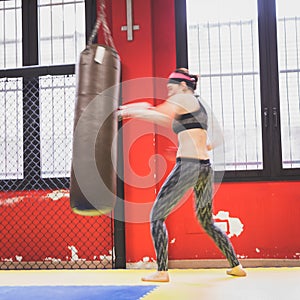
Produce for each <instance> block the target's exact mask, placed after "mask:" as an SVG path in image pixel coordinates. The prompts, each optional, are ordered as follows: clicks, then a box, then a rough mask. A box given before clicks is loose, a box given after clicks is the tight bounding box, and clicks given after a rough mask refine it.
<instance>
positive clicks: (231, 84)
mask: <svg viewBox="0 0 300 300" xmlns="http://www.w3.org/2000/svg"><path fill="white" fill-rule="evenodd" d="M253 28H254V24H253V21H252V20H250V21H240V22H223V23H220V22H218V23H205V24H198V25H192V26H190V27H189V36H190V39H189V43H190V45H189V49H190V53H189V55H190V69H193V68H194V69H196V70H198V72H199V71H200V72H199V73H200V74H201V75H200V81H201V84H200V89H201V96H202V97H203V98H204V99H205V100H209V105H210V107H211V109H212V111H213V113H214V114H215V115H216V116H217V117H218V118H219V121H220V123H221V125H222V127H223V128H224V129H225V134H226V130H227V128H228V127H230V129H232V131H231V132H230V136H229V137H228V138H229V139H227V138H226V140H227V141H228V140H230V142H227V144H226V145H225V148H224V156H225V163H224V166H225V170H248V169H262V146H261V127H260V119H259V117H258V111H260V107H259V102H258V101H259V98H258V91H259V82H258V76H259V73H258V71H257V70H256V68H257V66H256V65H257V63H256V56H255V46H256V44H255V42H254V41H255V40H254V38H255V32H254V29H253ZM195 32H197V33H196V34H195ZM226 39H227V40H226ZM195 53H196V54H195ZM216 79H218V81H216ZM249 87H251V90H250V91H249ZM250 97H251V99H254V101H252V104H251V105H250V104H249V99H250ZM229 107H231V111H230V109H229ZM258 109H259V110H258ZM249 129H251V130H252V131H253V132H252V133H251V135H252V136H250V137H249V134H250V133H249ZM241 137H242V138H241ZM243 137H247V139H246V138H243ZM250 140H251V141H250ZM238 142H239V144H238ZM241 142H242V147H241ZM232 144H233V146H232ZM253 145H255V149H252V147H253ZM254 150H255V151H254ZM221 165H222V163H221Z"/></svg>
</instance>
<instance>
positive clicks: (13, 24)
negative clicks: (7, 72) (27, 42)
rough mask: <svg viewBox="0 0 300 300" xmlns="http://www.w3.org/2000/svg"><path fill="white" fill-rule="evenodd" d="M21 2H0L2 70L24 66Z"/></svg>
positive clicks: (0, 56)
mask: <svg viewBox="0 0 300 300" xmlns="http://www.w3.org/2000/svg"><path fill="white" fill-rule="evenodd" d="M21 7H22V6H21V0H8V1H0V69H5V68H17V67H21V66H22V17H21V14H22V11H21Z"/></svg>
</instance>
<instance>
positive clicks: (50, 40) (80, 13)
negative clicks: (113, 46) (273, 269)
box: [38, 0, 85, 65]
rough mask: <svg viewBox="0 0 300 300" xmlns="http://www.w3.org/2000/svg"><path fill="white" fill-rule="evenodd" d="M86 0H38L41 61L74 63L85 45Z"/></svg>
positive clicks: (42, 63)
mask: <svg viewBox="0 0 300 300" xmlns="http://www.w3.org/2000/svg"><path fill="white" fill-rule="evenodd" d="M84 11H85V9H84V0H80V1H79V0H77V1H74V0H73V1H71V0H56V1H55V0H39V1H38V20H39V26H38V27H39V43H40V44H39V64H40V65H53V64H66V63H67V64H70V63H71V64H73V63H75V62H76V61H77V58H78V57H79V53H80V52H81V51H82V50H83V49H84V46H85V15H84Z"/></svg>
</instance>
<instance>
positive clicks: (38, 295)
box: [0, 267, 300, 300]
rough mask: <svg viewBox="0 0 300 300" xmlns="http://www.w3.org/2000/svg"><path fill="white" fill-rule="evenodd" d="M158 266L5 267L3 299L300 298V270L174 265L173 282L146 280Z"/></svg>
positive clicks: (0, 282) (1, 283) (1, 282)
mask: <svg viewBox="0 0 300 300" xmlns="http://www.w3.org/2000/svg"><path fill="white" fill-rule="evenodd" d="M152 271H153V270H145V269H143V270H38V271H31V270H30V271H25V270H20V271H0V299H1V300H16V299H21V300H26V299H31V300H35V299H53V300H60V299H64V300H71V299H72V300H83V299H85V300H91V299H93V300H94V299H101V300H102V299H109V300H113V299H118V300H125V299H128V300H135V299H143V300H163V299H172V300H176V299H178V300H181V299H182V300H193V299H205V300H206V299H209V300H216V299H222V300H224V299H225V300H226V299H230V300H234V299H243V300H246V299H251V300H281V299H284V300H285V299H289V300H294V299H295V300H296V299H297V300H299V299H300V268H299V267H278V268H246V271H247V273H248V276H247V277H241V278H236V277H230V276H227V275H226V274H225V271H226V269H197V270H195V269H185V270H183V269H171V270H170V277H171V281H170V282H169V283H145V282H142V281H141V280H140V278H141V276H143V275H145V274H147V273H149V272H152Z"/></svg>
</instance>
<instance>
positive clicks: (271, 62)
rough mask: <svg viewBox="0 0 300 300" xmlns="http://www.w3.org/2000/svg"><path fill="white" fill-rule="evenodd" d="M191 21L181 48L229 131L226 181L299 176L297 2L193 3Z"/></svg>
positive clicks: (197, 0)
mask: <svg viewBox="0 0 300 300" xmlns="http://www.w3.org/2000/svg"><path fill="white" fill-rule="evenodd" d="M276 7H277V9H276ZM233 8H234V9H233ZM186 16H187V19H186V23H187V51H186V53H184V48H182V49H179V51H181V52H182V53H181V54H179V55H182V54H184V55H186V56H187V65H188V68H189V70H190V72H192V73H195V74H200V84H199V87H200V88H199V90H198V91H197V92H198V93H199V94H200V96H201V98H202V99H203V101H205V102H207V103H208V105H209V107H210V108H211V110H212V112H213V115H214V116H215V117H216V119H217V120H218V123H219V125H220V127H222V129H223V132H224V138H225V139H224V140H225V143H224V146H223V152H224V156H223V159H224V162H223V163H222V162H219V168H220V166H221V168H223V170H224V171H226V172H225V179H226V178H227V179H228V180H244V179H245V180H247V178H255V179H257V180H260V179H263V180H265V179H281V178H285V179H286V178H291V179H293V178H295V177H294V176H295V175H299V168H300V142H299V139H297V138H296V137H297V136H299V134H300V100H299V99H300V73H299V71H300V67H299V66H300V48H299V41H300V5H299V4H298V1H296V0H289V1H285V0H277V1H276V0H268V1H263V0H258V1H256V0H247V1H239V0H226V1H221V0H211V1H205V0H186ZM276 29H277V31H276ZM177 45H178V44H177ZM277 48H278V53H277ZM179 55H178V56H179ZM277 66H278V68H277ZM213 156H214V154H213ZM217 170H218V169H217Z"/></svg>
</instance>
